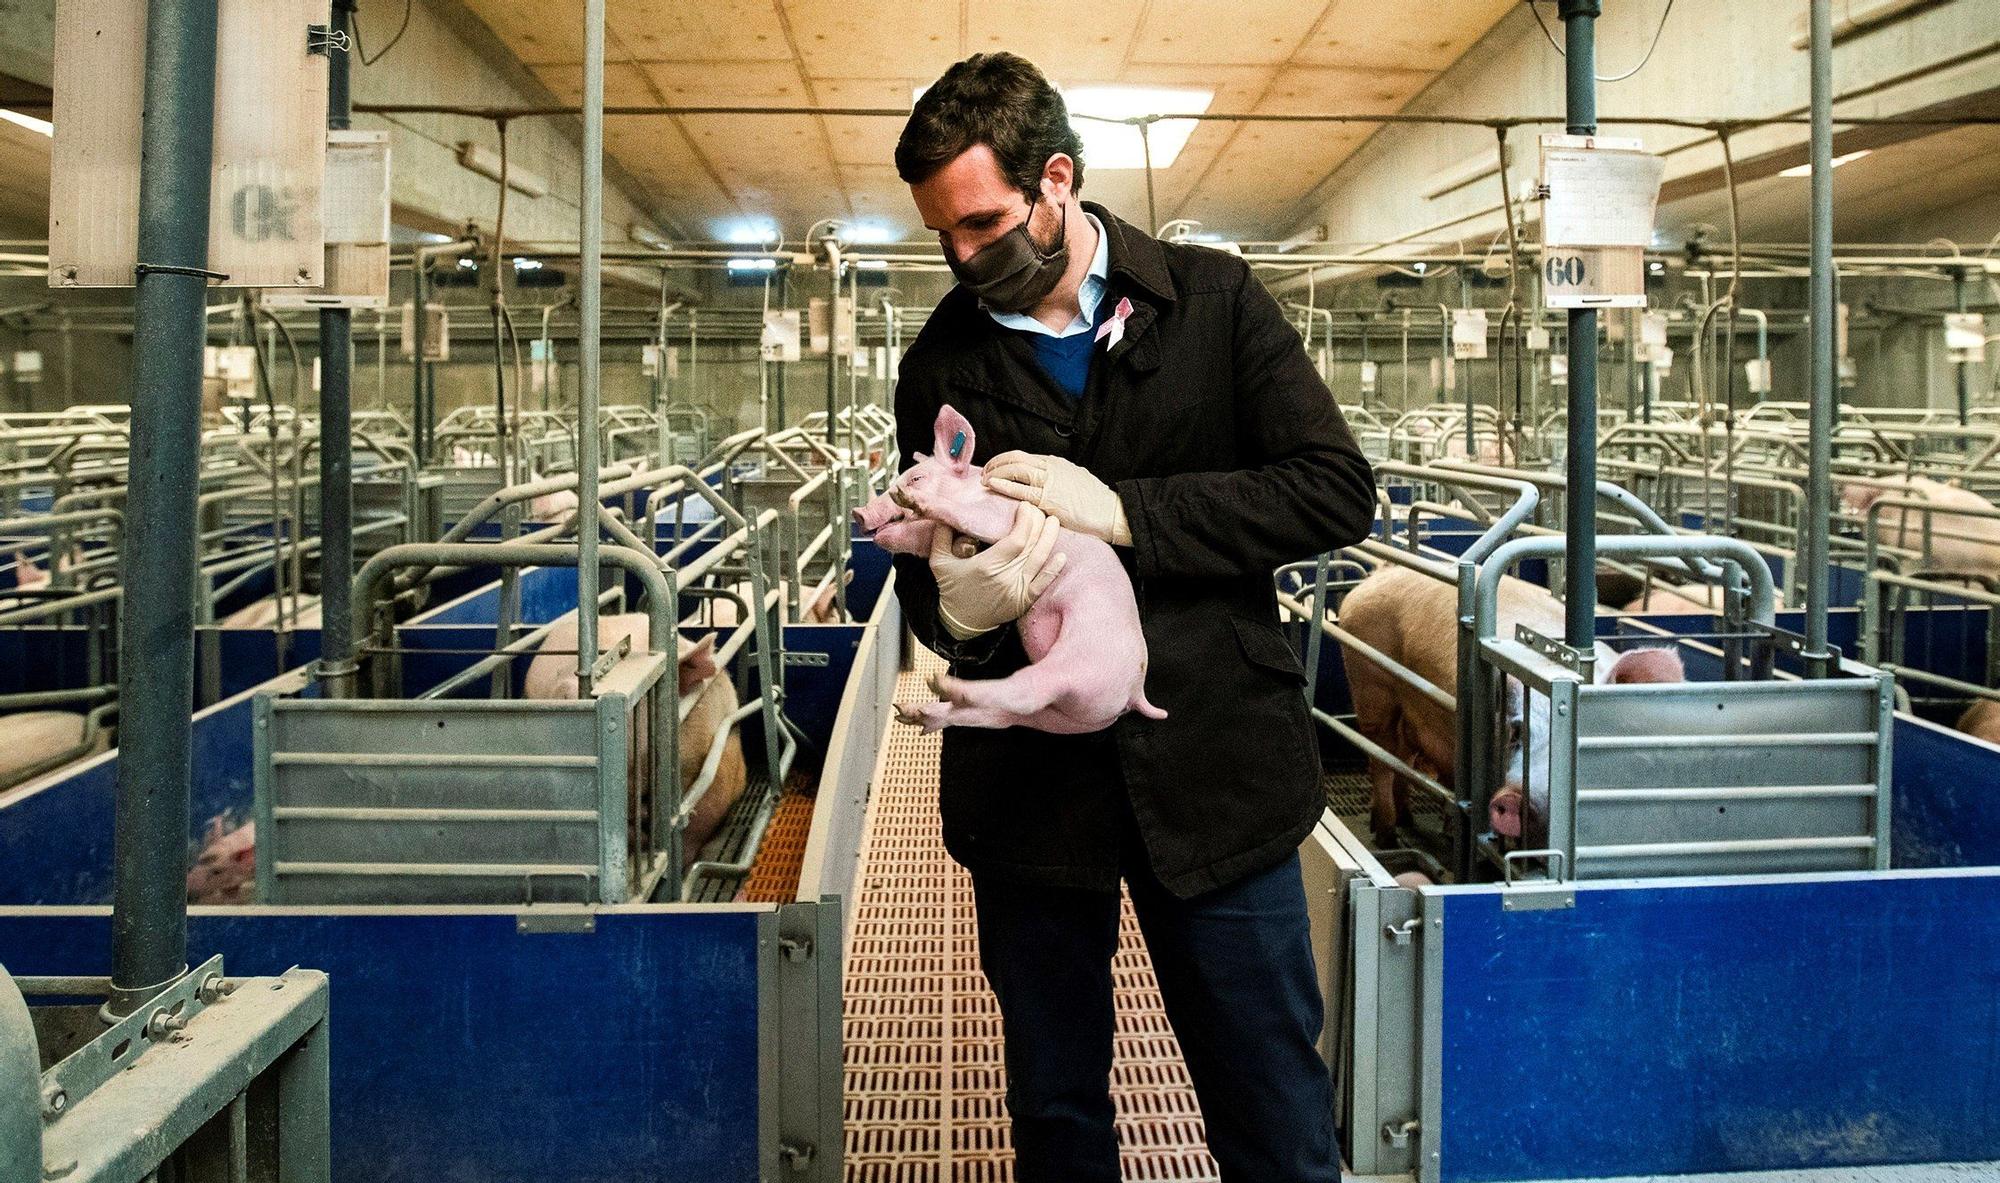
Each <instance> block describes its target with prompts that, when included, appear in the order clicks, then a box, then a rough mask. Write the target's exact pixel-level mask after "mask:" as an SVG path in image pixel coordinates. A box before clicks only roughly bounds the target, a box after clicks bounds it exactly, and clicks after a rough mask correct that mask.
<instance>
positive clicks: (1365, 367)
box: [1361, 361, 1382, 394]
mask: <svg viewBox="0 0 2000 1183" xmlns="http://www.w3.org/2000/svg"><path fill="white" fill-rule="evenodd" d="M1381 372H1382V369H1381V367H1380V366H1378V365H1376V364H1375V363H1374V362H1372V361H1364V362H1362V363H1361V393H1363V394H1373V393H1375V379H1376V377H1377V376H1378V375H1380V374H1381Z"/></svg>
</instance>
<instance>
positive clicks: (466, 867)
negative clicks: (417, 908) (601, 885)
mask: <svg viewBox="0 0 2000 1183" xmlns="http://www.w3.org/2000/svg"><path fill="white" fill-rule="evenodd" d="M275 870H276V871H277V873H278V874H280V875H345V876H353V877H363V878H365V877H372V876H378V875H393V876H403V875H422V876H427V877H433V878H440V879H442V878H448V877H450V876H454V875H465V876H475V877H478V878H482V879H516V878H519V877H521V876H523V875H575V876H577V877H579V878H584V879H595V878H597V867H596V866H595V865H593V864H591V863H303V862H280V863H278V864H277V866H276V868H275Z"/></svg>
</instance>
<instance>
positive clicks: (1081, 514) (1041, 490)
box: [985, 452, 1132, 546]
mask: <svg viewBox="0 0 2000 1183" xmlns="http://www.w3.org/2000/svg"><path fill="white" fill-rule="evenodd" d="M985 473H986V487H987V488H989V489H991V490H993V491H994V492H995V493H1002V494H1005V495H1006V496H1008V497H1012V498H1014V499H1016V500H1018V501H1025V502H1027V503H1028V504H1029V505H1033V506H1036V507H1038V508H1040V509H1041V510H1042V511H1043V512H1044V513H1050V514H1054V515H1055V516H1056V517H1058V518H1061V519H1062V522H1063V525H1065V526H1068V527H1069V528H1070V529H1072V530H1075V531H1076V532H1077V533H1079V534H1089V535H1091V536H1093V537H1096V538H1102V539H1103V540H1104V541H1106V542H1109V543H1110V544H1111V545H1113V546H1130V545H1132V529H1131V527H1130V526H1129V525H1127V524H1126V521H1125V503H1124V502H1122V501H1120V500H1119V499H1118V494H1116V493H1114V492H1112V491H1111V486H1109V485H1107V484H1105V483H1104V482H1103V481H1100V480H1098V479H1097V478H1096V477H1094V476H1092V475H1090V470H1089V469H1087V468H1084V467H1082V466H1081V465H1077V464H1072V463H1070V462H1069V461H1067V460H1065V459H1063V458H1062V457H1060V456H1043V455H1039V454H1037V453H1034V452H1002V453H1000V454H999V455H998V456H995V457H994V458H993V459H991V460H988V461H987V462H986V467H985Z"/></svg>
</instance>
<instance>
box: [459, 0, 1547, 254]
mask: <svg viewBox="0 0 2000 1183" xmlns="http://www.w3.org/2000/svg"><path fill="white" fill-rule="evenodd" d="M464 3H465V5H466V7H467V8H468V9H470V10H471V11H472V12H473V14H474V15H475V16H477V17H478V18H479V19H480V20H482V21H484V22H485V23H486V25H487V26H488V27H489V28H491V29H492V30H493V32H494V33H495V34H496V35H497V36H498V37H499V38H500V40H501V41H502V42H503V43H504V44H505V45H507V47H508V48H509V49H511V50H512V51H513V52H514V54H515V55H516V56H517V57H519V58H520V60H521V62H522V63H523V64H524V65H526V66H527V67H528V68H529V69H530V70H532V71H533V72H534V74H535V75H536V76H537V77H538V78H539V79H540V80H541V81H542V82H543V84H544V85H546V86H547V87H548V88H549V90H550V91H551V92H553V93H554V94H555V95H556V96H558V98H560V99H562V100H565V101H569V102H576V101H578V100H579V99H580V95H581V83H582V67H581V65H580V62H581V48H582V21H581V19H579V18H577V16H576V12H577V9H576V8H575V7H573V6H568V5H558V6H551V5H549V4H548V3H546V0H464ZM609 3H610V8H609V12H608V16H607V40H606V54H607V62H608V64H607V67H606V71H605V101H606V102H607V103H610V104H613V105H618V104H629V105H637V106H646V105H678V106H742V105H760V106H761V105H772V106H778V105H805V106H814V107H891V108H898V109H902V110H907V109H908V107H909V105H910V96H911V92H912V89H913V88H914V87H916V86H921V85H924V84H927V83H929V82H930V81H931V80H932V79H934V78H935V77H936V76H937V75H938V74H939V73H941V72H942V71H943V70H944V68H945V67H946V66H948V65H950V64H951V63H952V62H953V61H956V60H958V59H960V58H962V57H965V56H966V55H968V54H972V53H977V52H980V51H982V50H992V49H1008V50H1012V51H1013V52H1016V53H1020V54H1022V55H1024V56H1026V57H1028V58H1030V59H1031V60H1033V61H1035V62H1036V63H1037V64H1038V65H1040V66H1041V67H1042V69H1043V71H1044V72H1045V73H1047V74H1048V75H1049V76H1050V77H1051V78H1053V79H1054V80H1055V81H1056V82H1057V83H1058V84H1061V85H1064V86H1074V85H1081V84H1088V83H1128V84H1142V85H1152V86H1178V87H1199V88H1201V89H1213V90H1214V91H1215V98H1214V99H1213V101H1212V102H1211V104H1210V107H1209V109H1210V110H1212V111H1238V112H1353V113H1362V114H1374V113H1389V112H1395V111H1399V110H1401V109H1402V108H1403V106H1404V105H1405V104H1407V103H1408V102H1409V101H1410V99H1412V98H1413V97H1415V96H1416V95H1417V93H1418V92H1419V91H1421V90H1422V89H1423V88H1424V87H1425V86H1427V85H1429V83H1430V82H1431V81H1432V80H1433V79H1435V78H1436V77H1437V75H1438V73H1439V72H1440V71H1442V70H1443V69H1444V68H1445V67H1447V66H1449V65H1451V64H1452V63H1453V62H1454V61H1456V60H1458V58H1459V56H1460V55H1461V54H1462V53H1464V52H1465V50H1466V49H1467V48H1468V47H1469V46H1471V45H1472V44H1473V43H1474V42H1476V41H1477V40H1479V38H1480V37H1481V36H1483V35H1484V34H1485V33H1486V31H1487V30H1488V29H1490V28H1491V27H1492V26H1493V24H1494V23H1495V22H1496V21H1498V20H1499V19H1500V18H1501V17H1502V16H1503V15H1505V14H1506V12H1507V11H1508V10H1510V9H1511V8H1513V7H1514V6H1515V3H1516V0H1314V2H1307V3H1302V2H1300V0H1234V2H1231V3H1215V2H1213V0H1097V2H1096V3H1093V4H1088V5H1083V6H1078V5H1076V4H1074V3H1072V2H1070V0H959V3H957V4H952V3H945V2H941V0H698V2H697V0H609ZM901 130H902V120H901V119H897V118H883V117H869V118H864V117H840V116H824V117H822V116H765V115H719V116H677V117H667V116H620V117H615V118H611V119H608V120H607V121H606V126H605V145H606V149H607V151H608V152H609V153H611V154H612V155H613V156H614V157H615V158H616V159H617V161H618V162H619V163H620V164H622V165H623V166H624V167H625V168H626V169H627V170H628V171H629V172H630V173H631V174H632V175H633V176H635V177H637V178H638V179H639V181H640V183H641V184H643V185H644V186H646V188H647V189H648V190H649V192H648V194H646V196H647V197H650V198H651V199H652V200H653V201H654V202H656V203H657V205H658V207H659V210H660V212H661V213H663V214H664V215H666V216H667V217H668V218H671V219H672V220H673V221H675V222H676V223H678V224H680V225H682V226H684V227H686V228H687V229H688V230H689V232H690V233H693V234H697V235H704V236H713V235H719V234H721V233H722V232H723V231H724V230H725V228H726V227H727V226H728V225H729V224H730V223H731V222H732V221H735V220H737V219H741V218H746V217H766V218H772V219H775V220H776V221H777V223H778V225H779V227H780V228H781V229H782V230H783V231H784V232H785V233H786V234H787V235H794V236H795V235H799V234H802V233H803V232H804V231H805V230H806V229H807V227H808V226H809V225H810V224H811V223H813V222H814V221H816V220H818V219H820V218H823V217H842V218H851V219H870V220H876V221H880V222H883V223H886V224H887V225H888V226H890V227H891V228H893V229H895V230H897V231H900V232H902V233H904V234H905V235H914V236H921V234H922V229H921V226H920V225H919V224H918V222H917V219H916V216H915V213H914V211H913V210H912V209H911V208H910V201H909V191H908V189H907V188H906V187H905V186H903V185H902V184H901V182H899V181H898V180H897V178H896V172H895V167H894V164H893V161H892V154H893V151H894V148H895V144H896V137H897V134H898V133H899V132H900V131H901ZM1373 130H1374V126H1373V125H1345V126H1341V125H1327V124H1294V125H1286V124H1232V123H1220V122H1207V123H1202V124H1200V125H1199V126H1198V127H1197V129H1196V130H1195V132H1194V134H1193V135H1192V137H1191V138H1190V139H1189V141H1188V143H1187V146H1186V147H1185V148H1184V149H1183V150H1182V152H1181V154H1180V156H1179V158H1178V159H1176V160H1175V161H1174V163H1173V165H1172V166H1171V167H1168V168H1165V169H1163V170H1158V171H1157V172H1156V175H1155V179H1154V184H1155V198H1156V202H1157V208H1158V216H1159V218H1160V220H1161V221H1163V222H1164V221H1166V220H1167V219H1170V218H1175V217H1192V218H1198V219H1200V220H1201V221H1202V222H1203V223H1204V224H1205V225H1206V226H1207V227H1208V228H1209V229H1211V230H1214V231H1216V232H1219V233H1222V234H1224V235H1226V236H1228V237H1232V238H1244V239H1249V238H1260V237H1270V236H1272V235H1275V234H1279V233H1282V232H1283V230H1284V228H1283V227H1281V226H1279V225H1278V224H1277V222H1278V220H1279V219H1281V218H1283V217H1284V216H1285V215H1286V213H1287V212H1288V211H1289V210H1290V209H1291V208H1292V207H1293V205H1294V204H1295V203H1296V202H1297V201H1298V199H1299V198H1300V197H1301V196H1303V195H1304V194H1305V193H1307V192H1308V191H1310V190H1311V189H1312V188H1313V187H1314V186H1315V185H1316V184H1317V183H1318V182H1319V181H1320V180H1321V179H1322V178H1324V177H1325V176H1326V175H1327V174H1328V173H1329V172H1331V171H1332V170H1333V169H1334V168H1335V167H1336V166H1337V165H1338V164H1339V163H1340V162H1341V161H1342V160H1344V159H1346V158H1347V156H1348V155H1349V154H1350V153H1351V152H1353V150H1354V149H1355V148H1356V147H1357V146H1359V144H1360V143H1361V142H1362V140H1364V139H1366V138H1367V136H1368V135H1369V134H1370V133H1371V132H1372V131H1373ZM1087 166H1088V162H1087V161H1086V167H1087ZM1085 193H1086V195H1088V196H1090V197H1092V198H1095V199H1096V200H1099V201H1102V202H1104V203H1105V204H1106V205H1108V206H1110V207H1111V208H1113V209H1114V210H1117V211H1119V212H1120V213H1122V214H1124V215H1125V216H1127V217H1130V218H1132V219H1133V220H1135V221H1144V220H1145V216H1146V190H1145V179H1144V174H1143V173H1142V172H1140V171H1137V170H1132V171H1098V172H1087V175H1086V185H1085Z"/></svg>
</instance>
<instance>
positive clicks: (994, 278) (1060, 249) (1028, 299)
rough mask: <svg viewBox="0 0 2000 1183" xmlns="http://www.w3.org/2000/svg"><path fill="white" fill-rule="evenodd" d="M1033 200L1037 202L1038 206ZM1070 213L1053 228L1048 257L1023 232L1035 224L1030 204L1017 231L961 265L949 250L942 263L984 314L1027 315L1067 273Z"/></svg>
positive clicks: (1065, 212)
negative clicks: (983, 307) (987, 310)
mask: <svg viewBox="0 0 2000 1183" xmlns="http://www.w3.org/2000/svg"><path fill="white" fill-rule="evenodd" d="M1039 199H1040V198H1039V195H1037V197H1036V200H1039ZM1068 214H1069V210H1068V209H1067V208H1065V209H1064V210H1063V215H1064V216H1063V218H1062V219H1061V220H1060V221H1058V222H1057V224H1056V245H1055V247H1054V249H1052V250H1050V251H1049V252H1048V253H1047V254H1043V253H1042V252H1041V250H1040V249H1039V248H1037V247H1036V246H1035V240H1034V237H1033V236H1032V235H1031V234H1029V233H1028V226H1029V224H1030V223H1031V222H1033V221H1034V220H1035V201H1032V200H1031V201H1029V202H1028V216H1027V217H1026V218H1023V219H1022V220H1021V224H1020V225H1019V226H1016V227H1014V228H1013V229H1012V230H1009V231H1008V232H1007V233H1005V234H1002V235H1001V236H1000V237H998V238H996V239H994V240H993V241H992V242H989V243H987V244H986V245H985V246H983V247H980V248H979V249H978V250H977V251H974V252H973V255H972V257H971V258H970V259H967V260H966V261H965V262H963V263H961V262H959V261H958V256H957V255H955V254H953V253H952V252H951V251H950V250H949V249H947V250H946V251H945V253H944V261H945V263H946V264H947V265H949V266H950V267H951V273H952V274H953V275H955V276H957V277H958V282H960V283H962V284H964V285H965V286H966V287H968V288H970V289H971V290H972V294H973V295H975V296H978V297H979V299H980V300H981V301H982V302H983V303H985V305H986V306H987V307H989V308H994V309H998V310H999V311H1001V312H1026V311H1027V310H1028V309H1030V308H1033V307H1034V306H1035V305H1037V304H1039V303H1041V302H1042V300H1043V298H1045V297H1046V296H1047V295H1048V294H1049V293H1050V292H1052V291H1054V290H1055V287H1056V284H1058V283H1060V282H1061V281H1062V277H1063V272H1065V271H1067V270H1069V242H1068V237H1069V235H1068V223H1069V217H1068Z"/></svg>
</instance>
